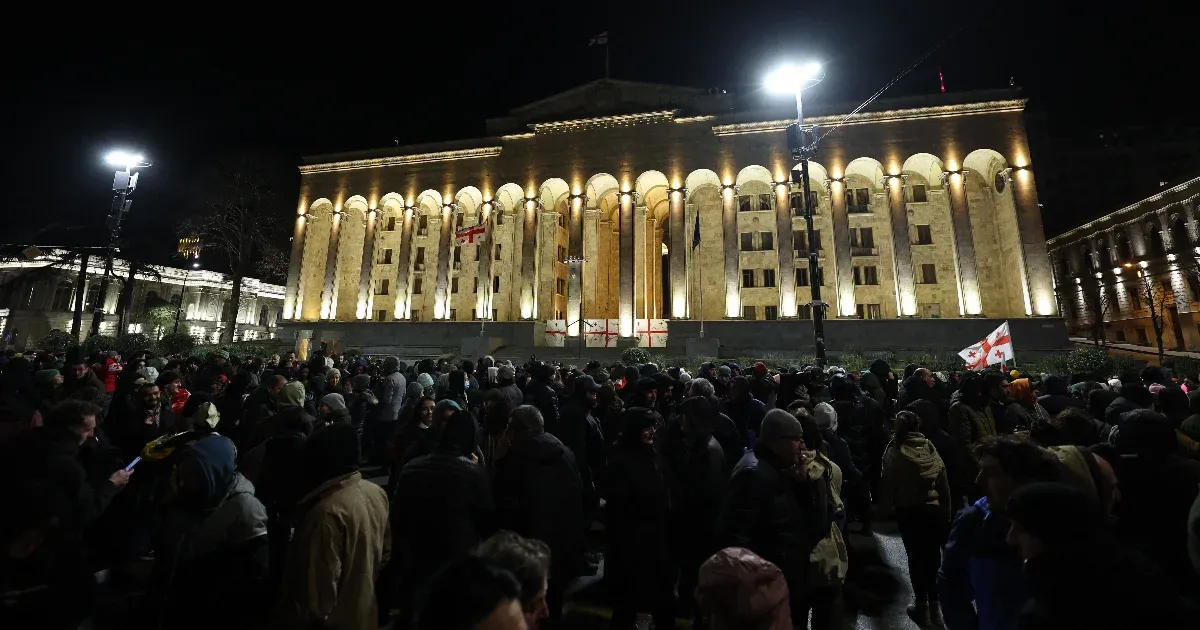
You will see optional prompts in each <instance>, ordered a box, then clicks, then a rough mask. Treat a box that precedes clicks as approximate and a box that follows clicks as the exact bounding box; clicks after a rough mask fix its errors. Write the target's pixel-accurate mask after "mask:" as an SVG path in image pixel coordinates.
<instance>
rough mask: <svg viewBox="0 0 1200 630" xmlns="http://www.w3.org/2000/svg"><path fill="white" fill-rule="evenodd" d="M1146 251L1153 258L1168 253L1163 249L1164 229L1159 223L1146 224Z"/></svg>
mask: <svg viewBox="0 0 1200 630" xmlns="http://www.w3.org/2000/svg"><path fill="white" fill-rule="evenodd" d="M1146 251H1147V252H1148V253H1149V254H1150V255H1151V256H1162V255H1163V254H1165V253H1166V248H1164V247H1163V237H1162V228H1161V227H1160V226H1159V225H1158V224H1157V223H1153V222H1151V223H1147V224H1146Z"/></svg>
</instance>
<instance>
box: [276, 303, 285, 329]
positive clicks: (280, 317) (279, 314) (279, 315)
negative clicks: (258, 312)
mask: <svg viewBox="0 0 1200 630" xmlns="http://www.w3.org/2000/svg"><path fill="white" fill-rule="evenodd" d="M281 321H283V307H282V306H280V307H279V308H277V309H275V325H276V326H278V325H279V322H281Z"/></svg>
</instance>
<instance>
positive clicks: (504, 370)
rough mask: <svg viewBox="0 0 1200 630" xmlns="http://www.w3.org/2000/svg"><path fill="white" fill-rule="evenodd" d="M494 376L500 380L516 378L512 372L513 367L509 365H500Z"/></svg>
mask: <svg viewBox="0 0 1200 630" xmlns="http://www.w3.org/2000/svg"><path fill="white" fill-rule="evenodd" d="M496 378H498V379H500V380H502V381H511V380H513V379H514V378H516V374H514V373H513V369H512V368H511V367H508V366H507V365H502V366H500V368H499V369H498V370H496Z"/></svg>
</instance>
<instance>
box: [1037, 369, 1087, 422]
mask: <svg viewBox="0 0 1200 630" xmlns="http://www.w3.org/2000/svg"><path fill="white" fill-rule="evenodd" d="M1067 381H1068V379H1067V377H1065V376H1062V375H1060V374H1049V375H1047V376H1046V378H1045V379H1043V380H1042V389H1044V390H1046V393H1045V394H1044V395H1042V396H1039V397H1038V399H1037V402H1038V404H1039V405H1041V406H1042V408H1043V409H1045V410H1046V413H1048V414H1050V415H1051V416H1057V415H1058V414H1059V412H1061V411H1062V410H1064V409H1066V408H1068V407H1076V408H1079V409H1083V408H1085V407H1086V406H1087V404H1086V403H1084V401H1083V399H1081V398H1076V397H1074V396H1072V395H1071V390H1070V389H1068V382H1067Z"/></svg>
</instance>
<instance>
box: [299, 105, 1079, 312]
mask: <svg viewBox="0 0 1200 630" xmlns="http://www.w3.org/2000/svg"><path fill="white" fill-rule="evenodd" d="M601 83H604V82H601ZM610 83H611V82H610ZM620 89H624V88H620ZM576 96H577V95H573V96H571V98H572V99H574V98H576ZM559 106H565V105H562V104H558V105H555V104H549V105H547V104H540V105H537V107H543V108H550V109H549V110H547V111H546V112H543V113H542V115H541V118H540V120H546V119H551V120H553V119H554V118H552V117H550V114H552V113H553V112H552V111H550V110H553V108H554V107H559ZM1022 107H1023V101H1013V100H1009V101H988V102H986V103H982V104H979V103H976V104H971V103H958V104H953V105H938V104H936V103H932V104H929V103H927V104H926V105H925V106H922V107H916V108H911V109H897V110H891V111H885V112H881V113H877V114H870V115H868V116H867V117H866V118H864V119H862V120H856V121H854V122H856V123H857V124H848V125H846V126H844V127H842V128H840V129H838V130H837V132H836V133H833V134H830V135H828V136H827V137H825V138H824V139H823V140H822V142H821V145H820V151H819V153H818V156H817V158H816V161H814V162H812V163H811V164H810V184H811V188H812V190H813V191H814V193H815V194H816V197H817V212H816V215H815V227H816V229H818V230H819V231H820V232H821V234H820V239H821V251H820V257H819V264H820V267H821V270H822V280H823V283H822V289H823V296H822V298H823V300H824V301H825V303H826V304H828V305H829V311H828V314H827V316H828V317H831V318H832V317H856V316H858V314H859V312H860V310H861V312H862V314H863V316H864V317H866V316H875V315H876V314H878V316H879V317H881V318H896V317H920V316H926V317H935V316H936V317H942V318H946V317H958V316H960V315H968V316H973V317H980V316H986V317H1023V316H1034V315H1053V314H1055V313H1056V302H1055V300H1054V299H1053V295H1052V281H1051V277H1050V276H1051V272H1050V266H1049V262H1048V259H1047V258H1046V254H1045V244H1044V240H1043V239H1042V237H1041V223H1040V219H1038V220H1037V221H1034V222H1033V223H1034V225H1032V226H1030V225H1027V224H1029V223H1030V221H1029V216H1030V213H1031V212H1032V213H1033V214H1034V215H1036V214H1037V204H1036V192H1035V191H1034V184H1033V180H1032V174H1031V172H1030V171H1029V169H1028V166H1029V153H1028V149H1027V146H1026V142H1025V135H1024V127H1023V123H1022V120H1021V109H1022ZM651 109H652V108H651V107H649V106H648V107H646V111H650V110H651ZM535 110H536V107H535ZM521 115H528V116H531V117H532V118H531V119H539V118H538V113H537V111H534V110H530V111H526V112H523V113H522V114H521ZM837 120H840V116H837V115H835V114H833V113H831V114H830V115H829V116H826V117H825V118H822V117H820V116H818V117H817V118H815V119H811V120H810V121H809V122H813V121H815V122H816V124H818V125H821V124H831V123H833V122H835V121H837ZM763 121H766V122H763ZM785 124H786V121H778V120H777V119H771V118H764V117H762V116H761V115H760V116H758V117H755V115H753V114H729V115H725V114H722V115H721V116H700V117H693V118H681V117H676V116H675V115H674V114H651V115H646V117H644V118H641V119H636V120H633V121H632V122H631V121H630V119H629V118H628V117H621V116H617V117H599V118H596V119H588V120H584V121H574V122H568V123H565V124H559V125H558V126H555V125H549V126H547V125H545V124H541V125H540V126H539V124H534V131H533V132H523V133H517V134H512V135H507V136H502V137H493V138H486V139H480V140H476V141H463V142H452V143H441V144H439V145H433V146H428V147H411V148H402V149H401V150H398V151H397V152H395V153H391V154H388V153H386V152H385V153H378V154H370V155H366V154H364V155H351V156H333V157H330V158H327V159H325V160H322V161H321V162H320V163H316V164H311V165H308V166H305V167H303V168H302V184H301V192H300V206H299V208H298V211H299V213H300V216H299V217H298V219H297V222H298V226H299V227H298V230H299V232H300V233H302V234H303V237H304V239H305V242H304V245H303V248H302V249H301V250H300V251H301V253H300V254H299V255H298V256H297V257H296V260H293V266H299V267H300V272H299V273H296V274H294V275H295V276H296V277H297V278H298V282H297V284H296V286H294V287H291V286H290V287H289V288H288V295H289V297H288V298H286V300H289V301H290V304H289V306H288V308H287V309H286V312H285V316H288V317H290V318H291V319H293V320H300V321H309V322H313V321H322V320H330V319H332V320H336V321H347V322H353V321H358V320H377V319H379V318H380V311H381V310H382V311H386V312H385V317H384V319H390V320H405V319H411V320H420V321H431V320H434V319H447V318H449V317H450V315H451V312H453V315H454V319H456V320H459V321H463V320H468V319H470V318H471V317H470V315H471V311H472V310H476V309H475V307H474V306H472V305H473V304H476V303H477V299H476V296H474V295H473V294H472V293H471V290H473V289H474V284H475V283H474V280H473V278H475V277H478V276H479V271H478V266H477V263H476V261H475V257H474V256H469V255H467V254H466V252H464V255H463V257H462V258H461V264H460V268H459V269H454V268H453V267H452V266H449V265H445V264H443V265H441V266H439V263H445V262H446V261H447V260H448V257H450V256H452V251H453V246H452V243H453V238H452V235H453V227H451V225H449V224H447V225H446V227H445V230H446V231H441V229H442V225H441V218H442V217H443V216H445V217H447V219H448V220H449V217H450V216H451V213H454V216H457V213H464V215H465V216H466V217H468V218H471V217H473V216H477V215H475V214H474V213H477V212H478V209H479V208H480V207H482V206H483V205H484V204H494V207H495V208H496V212H494V213H493V214H492V215H491V217H490V218H489V219H488V220H487V221H486V223H485V225H486V226H487V230H488V234H489V249H490V250H491V252H492V256H493V259H492V261H491V271H490V274H491V277H499V278H500V291H497V292H495V295H493V296H492V298H491V303H492V308H493V309H494V311H495V313H496V317H497V318H498V319H500V320H501V321H513V320H517V319H522V318H528V319H533V320H547V319H563V318H564V317H566V313H567V312H568V303H571V304H574V303H576V302H575V301H576V300H578V301H579V302H580V303H582V313H581V315H582V317H584V318H617V317H620V316H621V312H622V311H621V308H620V307H621V304H622V303H623V301H628V302H629V303H630V310H629V311H628V312H629V313H630V314H631V315H632V316H633V317H636V318H643V317H663V316H665V314H666V313H667V312H668V311H671V317H672V318H688V319H696V318H698V317H699V316H700V315H701V307H700V302H701V301H703V303H704V307H703V317H704V318H705V319H718V318H727V317H732V318H739V317H742V316H743V313H746V314H747V315H749V314H750V313H749V310H748V309H746V308H745V307H753V318H755V319H764V318H766V317H767V316H768V307H772V308H773V313H772V315H773V316H775V317H780V318H784V317H789V316H797V315H798V316H801V317H803V316H806V315H807V312H806V310H805V308H804V305H806V304H807V303H808V301H809V297H808V289H807V287H803V286H801V287H797V286H796V279H795V278H796V277H804V276H807V273H806V270H807V267H808V263H807V259H806V258H800V257H796V256H794V254H795V251H796V247H795V245H794V244H793V243H792V240H793V238H792V234H794V233H797V232H799V233H803V232H804V231H805V220H804V218H803V216H801V213H796V212H792V213H791V220H790V225H791V233H788V234H781V233H780V230H781V229H782V228H783V227H784V226H787V225H788V221H787V214H786V212H788V211H789V210H790V208H782V209H781V208H780V205H779V204H780V199H782V200H783V202H785V203H786V202H787V191H788V190H790V191H791V192H792V193H793V194H795V193H797V192H798V191H799V188H800V186H799V182H798V181H792V182H789V180H791V179H795V178H794V177H793V176H792V175H791V170H792V167H793V166H795V165H793V164H791V160H790V158H789V153H788V147H787V139H786V134H785V132H784V126H785ZM1014 167H1016V168H1018V171H1019V172H1018V175H1017V176H1014V175H1013V174H1012V172H1013V168H1014ZM901 178H902V180H901ZM997 181H1002V182H1003V183H1002V184H998V185H997V184H996V183H995V182H997ZM779 182H784V183H788V185H787V186H784V187H782V188H780V189H779V190H782V191H783V195H784V196H783V197H782V198H780V199H773V198H774V197H775V196H776V195H775V193H776V192H777V190H776V188H777V186H776V184H777V183H779ZM914 186H924V187H925V190H926V195H927V196H926V200H925V201H913V200H912V189H913V187H914ZM955 186H957V187H961V189H962V190H961V195H960V198H961V199H962V200H963V202H962V203H963V204H965V205H966V207H965V208H961V209H960V211H961V213H962V215H963V216H966V217H969V220H967V221H965V222H963V223H962V225H964V226H969V232H970V234H969V235H964V236H969V239H967V240H969V241H970V242H972V243H973V247H968V248H964V247H962V246H960V244H959V242H960V239H961V238H963V237H960V236H959V235H957V234H956V232H955V230H956V227H955V223H954V222H953V221H952V218H951V216H952V210H953V209H954V208H953V207H952V205H953V204H954V203H955V201H954V195H952V194H951V188H953V187H955ZM853 189H865V190H867V191H868V194H869V212H866V213H848V212H847V211H846V208H845V202H844V196H845V194H846V192H847V190H853ZM627 194H628V195H631V196H633V205H632V206H631V208H632V212H633V215H634V219H635V221H634V224H633V225H634V227H633V234H632V238H631V239H628V240H626V239H622V238H621V236H622V234H621V233H620V222H619V220H618V219H619V213H620V210H619V208H620V206H621V204H622V199H624V197H625V196H626V195H627ZM381 195H382V196H381ZM577 195H581V196H582V207H581V210H582V212H583V213H584V217H583V219H582V221H583V224H582V228H581V232H580V235H581V238H582V241H583V243H582V244H577V247H576V248H573V247H572V242H571V238H570V231H569V230H568V226H569V225H570V221H569V216H568V214H567V213H568V212H569V210H568V207H567V205H568V203H569V202H570V203H575V202H574V201H573V200H575V199H577V197H576V196H577ZM672 195H683V204H684V205H683V206H682V216H683V218H684V222H683V226H682V227H681V226H680V225H679V222H678V219H674V220H672V219H671V218H670V216H671V214H670V213H671V208H672V203H674V202H673V201H672ZM760 196H761V197H762V198H767V199H772V201H771V202H770V203H768V204H765V205H764V206H762V209H759V207H758V206H757V205H755V207H753V208H751V209H750V210H748V211H739V208H738V206H739V205H740V200H743V199H746V198H750V199H751V203H753V204H757V203H758V202H757V200H758V199H759V198H760ZM730 200H732V203H733V206H732V207H730V206H729V203H730ZM731 209H732V210H733V212H730V210H731ZM781 210H782V212H784V213H785V214H777V211H781ZM370 211H378V212H379V213H380V214H381V215H382V216H388V214H389V213H399V212H415V213H417V214H420V215H424V216H426V217H427V219H426V221H427V225H428V232H427V233H425V234H421V233H417V234H416V235H415V236H413V237H412V239H413V241H412V246H413V251H414V252H416V251H418V248H421V247H424V251H425V258H424V270H418V269H414V270H413V271H412V278H413V279H414V280H418V279H419V280H420V281H421V292H420V293H419V294H418V293H415V292H414V294H413V295H412V297H411V301H410V302H409V304H408V306H409V308H407V309H403V308H396V307H395V306H385V307H384V308H380V307H379V306H374V307H372V308H366V309H364V308H362V304H367V303H371V304H378V303H380V302H383V303H384V304H385V305H390V304H400V303H403V302H404V299H403V296H401V298H402V299H400V300H397V299H396V297H397V296H395V295H394V293H391V294H389V295H387V296H386V299H384V298H385V296H383V295H379V294H378V292H377V290H373V291H372V292H371V295H363V294H361V293H360V292H359V289H358V287H359V286H360V283H359V274H360V273H361V272H360V271H359V269H360V267H361V257H362V255H363V252H364V251H365V249H366V244H365V243H364V240H363V234H364V233H365V227H364V226H365V221H364V220H363V219H362V218H361V217H362V216H365V213H366V212H370ZM697 215H698V216H699V217H700V233H701V239H700V245H699V247H698V248H696V249H693V248H692V232H693V231H694V229H695V219H696V216H697ZM498 216H503V222H502V223H501V222H498V221H497V220H496V218H495V217H498ZM675 216H679V215H675ZM527 217H528V218H529V219H530V220H531V222H529V223H528V225H527V222H526V218H527ZM559 217H563V218H564V220H563V221H562V222H561V223H560V221H559ZM473 224H474V220H473V219H471V220H467V221H466V223H465V225H473ZM672 225H674V226H675V227H674V229H675V230H676V231H678V230H680V229H682V231H683V232H682V234H674V235H673V234H672V233H671V230H672V227H671V226H672ZM917 226H929V228H930V232H931V234H932V239H931V242H930V243H929V244H914V243H915V242H916V229H917ZM864 227H867V228H870V229H871V230H872V232H873V237H874V248H870V249H868V248H861V247H859V248H853V249H852V248H851V245H850V240H849V239H850V237H849V235H850V233H851V230H857V229H860V228H864ZM333 229H339V230H341V234H340V235H339V237H338V238H337V239H335V240H334V241H333V243H334V244H335V246H336V247H337V248H339V250H340V249H341V248H350V249H352V250H354V251H353V252H342V251H335V255H334V256H330V255H329V250H328V247H329V243H330V241H331V239H330V237H329V235H330V233H331V230H333ZM351 233H353V234H351ZM744 233H749V234H750V235H751V242H752V243H753V245H754V247H753V250H752V251H743V250H742V248H741V237H742V234H744ZM763 234H768V235H770V239H771V241H772V248H771V249H770V250H764V249H762V236H763ZM626 236H629V235H626ZM403 237H404V236H403V235H397V234H396V233H394V232H386V231H377V232H376V240H377V242H376V244H374V245H373V248H374V251H381V250H382V249H383V248H387V247H389V244H390V245H391V246H392V249H394V250H397V251H398V250H399V245H398V244H397V243H396V241H397V240H398V239H402V238H403ZM439 237H440V239H439ZM531 239H532V240H531ZM623 241H625V247H629V248H630V249H631V250H632V252H631V253H629V254H627V253H626V251H625V249H624V248H623V245H622V242H623ZM905 241H907V242H905ZM681 244H682V245H683V247H682V251H680V245H681ZM497 245H498V246H499V247H500V248H501V257H500V259H499V260H495V256H494V252H495V247H496V246H497ZM664 246H665V248H666V251H667V252H668V253H666V254H664V253H663V250H664ZM466 249H470V247H468V248H466ZM573 251H580V252H582V253H583V255H584V258H585V259H586V262H584V263H583V273H582V278H583V280H582V282H581V285H580V288H579V289H575V290H572V289H570V288H569V287H564V285H566V284H567V277H568V269H567V265H566V264H565V258H566V255H565V252H573ZM964 252H965V253H964ZM625 255H630V256H632V260H633V264H632V269H633V271H632V274H631V278H630V279H629V281H630V282H631V287H632V290H628V289H627V290H625V291H622V287H623V286H626V285H624V284H623V281H622V277H621V265H620V264H619V261H620V260H621V257H622V256H625ZM964 256H966V257H967V258H969V260H967V259H964ZM730 261H732V262H733V263H734V264H732V265H730V264H727V263H729V262H730ZM398 264H403V263H398ZM927 264H930V265H934V266H935V269H936V272H935V276H936V282H930V283H925V282H923V281H922V280H923V279H924V278H923V274H922V265H927ZM330 265H333V266H334V269H333V271H330ZM664 265H667V266H668V267H672V266H675V267H678V268H671V269H670V271H669V274H668V275H669V278H668V281H667V284H666V286H664V282H663V277H664V274H663V270H664ZM856 267H858V268H860V270H859V274H860V279H861V281H860V282H859V283H857V284H855V283H854V282H853V275H854V268H856ZM866 267H874V268H875V274H874V275H875V278H876V279H877V280H876V283H875V284H867V283H866V282H865V276H866V274H867V272H866V271H865V268H866ZM793 269H795V270H797V272H796V273H793V271H792V270H793ZM964 269H965V270H969V271H968V272H964ZM370 270H371V273H372V276H373V277H375V276H377V275H378V274H380V273H384V274H387V273H393V271H392V269H391V268H390V267H387V266H384V265H380V264H379V263H378V262H377V261H376V262H375V263H373V264H372V265H371V267H370ZM743 270H746V271H752V272H753V273H754V276H755V283H754V284H755V286H753V287H743V286H742V284H743V283H742V271H743ZM800 270H803V272H801V271H800ZM767 271H770V272H773V273H774V275H775V286H774V287H766V286H763V285H764V284H765V283H764V279H765V278H764V272H767ZM397 273H398V272H397ZM441 274H444V275H441ZM454 277H458V278H459V283H458V292H453V291H450V290H449V287H447V286H445V283H448V281H449V280H450V279H452V278H454ZM464 278H465V279H466V280H464ZM785 278H787V280H788V282H786V283H785V282H784V279H785ZM808 281H809V282H813V281H814V280H813V279H811V278H810V279H808ZM438 283H442V286H441V289H440V292H439V289H438ZM390 284H391V286H389V287H388V289H389V291H391V292H395V291H399V290H401V287H400V283H399V282H393V283H390ZM785 285H786V286H785ZM372 286H376V287H377V286H378V281H377V280H372ZM673 286H674V288H673ZM335 287H336V288H335ZM573 291H578V292H579V293H581V294H582V295H576V294H572V292H573ZM291 296H294V297H291ZM329 296H334V298H333V306H334V308H333V309H332V310H331V309H330V308H329V306H330V304H328V302H329V301H330V297H329ZM322 301H324V302H325V304H324V305H322V304H321V302H322ZM675 304H681V305H682V308H681V309H677V308H675ZM875 305H877V309H876V308H875ZM860 306H862V307H863V308H862V309H860V308H859V307H860ZM789 309H790V310H791V311H792V312H791V313H789V312H786V311H788V310H789ZM675 310H680V311H682V312H678V313H676V312H673V311H675ZM475 315H476V317H477V318H480V317H484V316H490V314H489V313H476V314H475ZM623 329H625V327H624V324H623Z"/></svg>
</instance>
